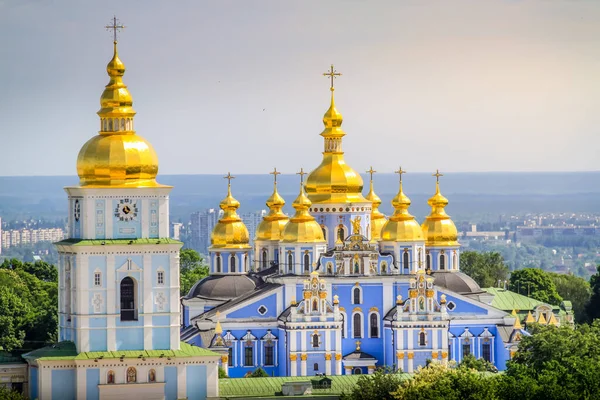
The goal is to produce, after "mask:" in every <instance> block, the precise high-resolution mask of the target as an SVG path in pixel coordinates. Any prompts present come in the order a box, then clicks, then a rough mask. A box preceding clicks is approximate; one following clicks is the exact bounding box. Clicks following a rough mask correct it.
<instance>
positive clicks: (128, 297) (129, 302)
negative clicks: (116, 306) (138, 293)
mask: <svg viewBox="0 0 600 400" xmlns="http://www.w3.org/2000/svg"><path fill="white" fill-rule="evenodd" d="M121 321H137V313H136V310H135V282H134V281H133V279H131V278H130V277H126V278H123V280H122V281H121Z"/></svg>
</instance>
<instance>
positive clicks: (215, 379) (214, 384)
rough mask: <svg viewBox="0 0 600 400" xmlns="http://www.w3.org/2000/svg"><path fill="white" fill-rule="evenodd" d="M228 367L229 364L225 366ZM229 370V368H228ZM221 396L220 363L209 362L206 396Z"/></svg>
mask: <svg viewBox="0 0 600 400" xmlns="http://www.w3.org/2000/svg"><path fill="white" fill-rule="evenodd" d="M224 368H227V365H225V366H224ZM226 371H227V370H226ZM218 396H219V364H218V363H215V364H208V365H207V366H206V397H218Z"/></svg>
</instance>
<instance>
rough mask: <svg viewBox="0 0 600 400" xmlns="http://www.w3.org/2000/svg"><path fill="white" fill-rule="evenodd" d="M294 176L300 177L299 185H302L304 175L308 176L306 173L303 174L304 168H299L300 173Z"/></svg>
mask: <svg viewBox="0 0 600 400" xmlns="http://www.w3.org/2000/svg"><path fill="white" fill-rule="evenodd" d="M296 175H300V183H301V184H302V183H304V175H308V173H307V172H304V168H300V172H296Z"/></svg>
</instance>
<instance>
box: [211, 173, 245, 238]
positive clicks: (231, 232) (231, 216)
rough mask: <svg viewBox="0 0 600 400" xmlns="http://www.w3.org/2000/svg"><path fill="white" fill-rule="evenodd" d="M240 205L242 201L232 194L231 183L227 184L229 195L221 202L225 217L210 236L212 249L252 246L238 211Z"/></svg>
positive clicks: (220, 205)
mask: <svg viewBox="0 0 600 400" xmlns="http://www.w3.org/2000/svg"><path fill="white" fill-rule="evenodd" d="M239 206H240V202H239V201H237V200H236V199H235V198H234V197H233V196H232V195H231V184H229V185H227V196H226V197H225V198H224V199H223V200H221V203H220V204H219V207H221V210H223V217H222V218H221V219H220V220H219V222H217V224H216V225H215V227H214V228H213V231H212V234H211V236H210V244H211V246H210V248H211V249H221V248H234V249H249V248H250V245H249V244H248V243H249V242H250V237H249V234H248V228H246V225H245V224H244V222H242V219H241V218H240V216H239V215H238V214H237V212H236V210H237V209H238V208H239Z"/></svg>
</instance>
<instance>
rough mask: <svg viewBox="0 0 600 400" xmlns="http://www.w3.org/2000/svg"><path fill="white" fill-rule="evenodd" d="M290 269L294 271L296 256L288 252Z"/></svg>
mask: <svg viewBox="0 0 600 400" xmlns="http://www.w3.org/2000/svg"><path fill="white" fill-rule="evenodd" d="M287 264H288V271H290V272H292V271H293V269H294V256H292V253H288V262H287Z"/></svg>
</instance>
